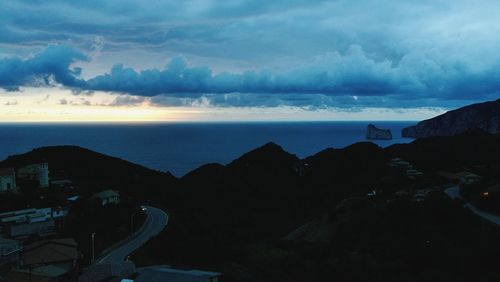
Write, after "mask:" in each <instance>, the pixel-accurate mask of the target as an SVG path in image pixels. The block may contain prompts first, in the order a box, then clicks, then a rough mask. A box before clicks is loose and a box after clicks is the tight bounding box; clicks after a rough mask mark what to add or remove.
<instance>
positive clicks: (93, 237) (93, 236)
mask: <svg viewBox="0 0 500 282" xmlns="http://www.w3.org/2000/svg"><path fill="white" fill-rule="evenodd" d="M94 242H95V232H92V263H94V261H95V248H94V246H95V244H94Z"/></svg>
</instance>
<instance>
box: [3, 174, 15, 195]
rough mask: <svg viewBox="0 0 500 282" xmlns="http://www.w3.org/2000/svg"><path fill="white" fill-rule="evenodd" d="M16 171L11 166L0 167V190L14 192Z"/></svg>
mask: <svg viewBox="0 0 500 282" xmlns="http://www.w3.org/2000/svg"><path fill="white" fill-rule="evenodd" d="M16 191H17V188H16V172H15V170H14V169H13V168H0V192H2V193H9V192H10V193H11V192H16Z"/></svg>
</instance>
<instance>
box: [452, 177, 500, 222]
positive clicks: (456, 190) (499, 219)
mask: <svg viewBox="0 0 500 282" xmlns="http://www.w3.org/2000/svg"><path fill="white" fill-rule="evenodd" d="M444 192H445V193H446V194H448V196H449V197H450V198H452V199H456V198H458V199H460V200H462V201H463V202H465V204H464V207H466V208H468V209H470V210H471V211H472V212H473V213H475V214H477V215H478V216H480V217H481V218H483V219H485V220H487V221H489V222H492V223H494V224H496V225H500V216H497V215H495V214H492V213H489V212H486V211H483V210H481V209H478V208H476V207H475V206H473V205H472V204H470V203H469V202H467V201H466V200H465V199H464V198H462V196H460V189H459V188H458V186H453V187H450V188H448V189H446V190H444Z"/></svg>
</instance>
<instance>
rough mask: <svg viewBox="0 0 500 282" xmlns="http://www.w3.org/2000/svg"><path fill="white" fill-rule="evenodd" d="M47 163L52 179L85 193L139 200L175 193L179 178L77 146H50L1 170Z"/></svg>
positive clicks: (11, 159) (1, 164) (4, 164)
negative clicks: (106, 191)
mask: <svg viewBox="0 0 500 282" xmlns="http://www.w3.org/2000/svg"><path fill="white" fill-rule="evenodd" d="M40 161H46V162H48V163H49V171H52V172H51V173H50V177H51V178H53V179H54V178H69V179H71V180H73V181H74V182H76V183H77V184H79V185H81V186H83V187H86V191H83V192H84V193H85V192H86V193H88V194H91V193H95V192H96V191H100V190H102V189H115V190H118V191H120V192H121V193H125V194H129V195H131V196H135V197H138V198H146V197H149V196H150V195H162V193H164V192H166V191H167V190H172V189H173V186H174V185H176V182H177V178H175V176H173V175H172V174H170V173H168V172H167V173H164V172H160V171H156V170H152V169H149V168H146V167H143V166H140V165H138V164H134V163H130V162H128V161H125V160H122V159H119V158H115V157H110V156H107V155H104V154H101V153H97V152H94V151H91V150H88V149H85V148H81V147H78V146H51V147H41V148H37V149H34V150H32V151H30V152H28V153H25V154H20V155H15V156H10V157H8V158H7V159H6V160H4V161H2V162H0V167H21V166H24V165H28V164H32V163H37V162H40Z"/></svg>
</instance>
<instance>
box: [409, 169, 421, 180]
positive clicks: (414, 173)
mask: <svg viewBox="0 0 500 282" xmlns="http://www.w3.org/2000/svg"><path fill="white" fill-rule="evenodd" d="M422 175H424V174H423V173H422V172H420V171H418V170H416V169H408V170H407V171H406V176H408V178H411V179H415V178H417V177H419V176H422Z"/></svg>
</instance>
